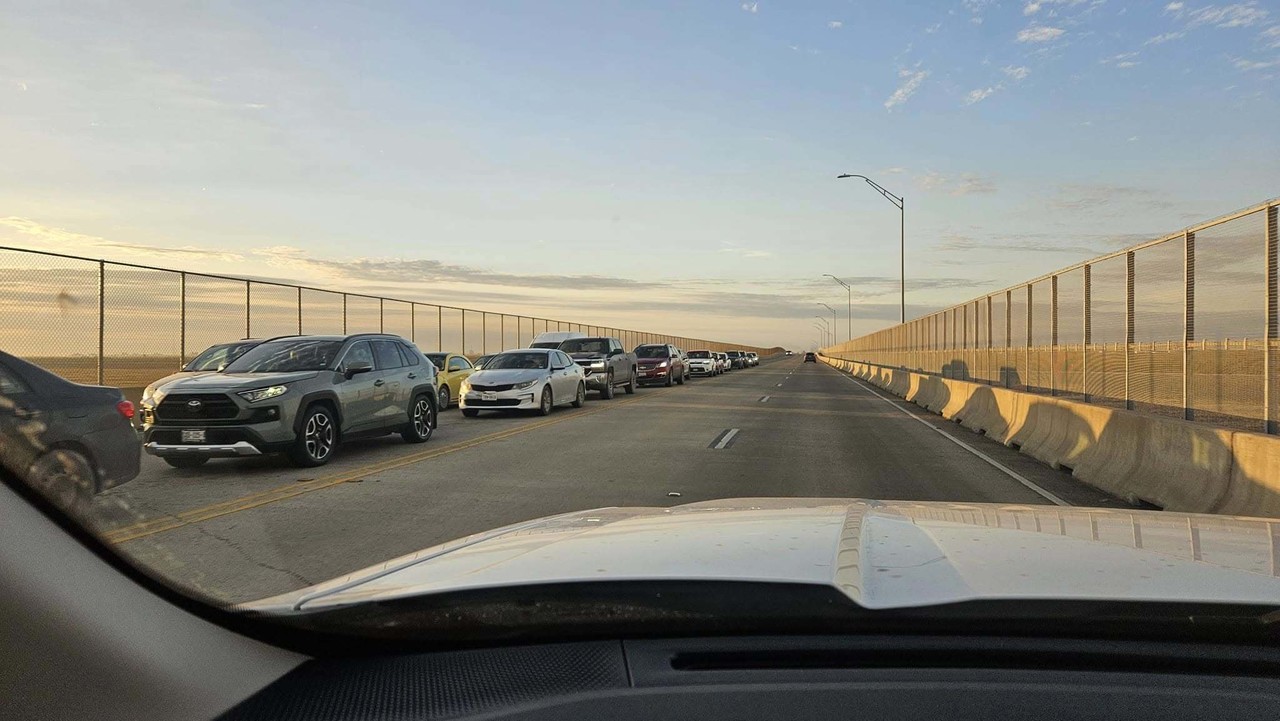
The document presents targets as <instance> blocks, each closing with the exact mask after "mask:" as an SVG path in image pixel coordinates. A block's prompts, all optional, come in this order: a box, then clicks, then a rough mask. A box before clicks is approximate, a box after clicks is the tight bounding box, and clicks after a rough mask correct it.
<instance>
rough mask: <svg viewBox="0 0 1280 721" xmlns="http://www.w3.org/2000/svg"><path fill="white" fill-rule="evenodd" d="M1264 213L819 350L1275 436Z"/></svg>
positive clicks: (1268, 220)
mask: <svg viewBox="0 0 1280 721" xmlns="http://www.w3.org/2000/svg"><path fill="white" fill-rule="evenodd" d="M1277 211H1280V199H1278V200H1271V201H1267V202H1265V203H1261V204H1259V205H1256V206H1253V207H1251V208H1247V209H1245V210H1242V211H1239V212H1237V213H1232V214H1230V215H1227V216H1223V217H1221V218H1218V219H1216V220H1212V221H1209V222H1206V223H1202V224H1200V225H1197V226H1193V227H1191V228H1188V229H1187V230H1184V231H1182V232H1180V233H1176V234H1174V235H1169V236H1166V237H1163V238H1159V239H1157V240H1153V241H1151V242H1148V243H1142V244H1140V245H1137V246H1134V247H1131V248H1128V249H1126V250H1121V251H1118V252H1115V253H1110V254H1108V255H1105V256H1101V257H1099V258H1095V259H1093V260H1089V261H1086V262H1084V263H1080V264H1077V265H1074V266H1072V267H1070V268H1065V269H1063V270H1061V271H1057V272H1055V273H1051V274H1049V275H1047V276H1044V277H1041V278H1036V279H1035V280H1032V281H1029V282H1027V283H1024V284H1020V285H1017V286H1014V287H1012V288H1007V289H1005V290H1002V291H999V292H996V293H991V294H988V295H986V296H983V297H981V298H977V299H975V300H972V301H969V302H967V303H963V304H960V305H957V306H953V307H951V308H947V309H945V310H941V311H938V312H936V313H933V314H930V315H927V316H925V317H922V318H917V319H916V320H913V321H910V322H908V323H906V324H903V325H900V326H895V327H893V328H886V329H884V330H882V331H878V332H876V333H872V334H870V335H866V336H863V337H861V338H855V339H853V340H852V341H849V342H847V343H842V344H839V345H835V346H832V347H830V348H826V349H824V351H823V352H824V354H825V355H828V356H831V357H834V358H839V359H841V360H850V361H861V362H864V363H874V364H877V365H883V366H891V367H898V368H907V369H911V370H914V371H917V372H923V373H934V374H937V375H941V376H944V377H947V378H959V379H964V380H971V381H977V382H982V383H989V384H992V385H1000V386H1004V387H1007V388H1014V389H1017V390H1022V391H1027V392H1031V393H1042V394H1047V395H1054V396H1063V397H1067V398H1071V399H1074V400H1082V401H1085V402H1089V403H1098V404H1102V405H1109V406H1114V407H1118V408H1128V409H1131V410H1138V411H1143V412H1146V413H1155V414H1161V415H1168V416H1173V417H1177V418H1185V419H1187V420H1195V421H1202V422H1205V423H1211V424H1214V425H1219V426H1224V427H1229V428H1238V429H1242V430H1250V431H1262V432H1266V433H1276V432H1277V427H1278V426H1280V423H1278V421H1280V378H1278V377H1277V371H1278V370H1280V369H1277V367H1276V366H1277V354H1278V353H1280V339H1278V338H1277V319H1276V315H1277V263H1276V260H1277V257H1276V253H1277V250H1276V246H1277Z"/></svg>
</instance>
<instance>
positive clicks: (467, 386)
mask: <svg viewBox="0 0 1280 721" xmlns="http://www.w3.org/2000/svg"><path fill="white" fill-rule="evenodd" d="M470 392H471V381H463V382H462V393H463V395H466V394H467V393H470Z"/></svg>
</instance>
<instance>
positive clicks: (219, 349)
mask: <svg viewBox="0 0 1280 721" xmlns="http://www.w3.org/2000/svg"><path fill="white" fill-rule="evenodd" d="M256 345H258V344H257V343H224V344H222V345H215V346H212V347H211V348H208V349H206V350H205V351H204V352H203V353H201V354H200V355H198V356H196V357H195V358H193V359H192V360H191V362H190V363H188V364H186V365H185V366H183V368H182V369H183V370H186V371H216V370H218V369H219V368H222V367H224V366H226V365H229V364H230V363H231V361H233V360H235V359H237V358H239V357H240V356H242V355H244V352H245V351H247V350H249V349H250V348H253V347H254V346H256Z"/></svg>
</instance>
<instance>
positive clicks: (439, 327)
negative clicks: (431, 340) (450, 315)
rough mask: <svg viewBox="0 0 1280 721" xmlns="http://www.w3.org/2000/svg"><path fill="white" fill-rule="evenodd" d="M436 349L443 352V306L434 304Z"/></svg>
mask: <svg viewBox="0 0 1280 721" xmlns="http://www.w3.org/2000/svg"><path fill="white" fill-rule="evenodd" d="M436 350H438V351H440V352H441V353H443V352H444V306H441V305H438V306H436Z"/></svg>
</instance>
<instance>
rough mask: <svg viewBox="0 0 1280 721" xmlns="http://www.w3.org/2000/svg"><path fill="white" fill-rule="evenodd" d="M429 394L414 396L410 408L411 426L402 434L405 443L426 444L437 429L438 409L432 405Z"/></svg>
mask: <svg viewBox="0 0 1280 721" xmlns="http://www.w3.org/2000/svg"><path fill="white" fill-rule="evenodd" d="M430 398H431V396H430V394H428V393H419V394H418V395H416V396H414V398H413V403H412V404H411V405H410V406H409V425H408V427H406V428H405V429H404V430H403V431H401V432H400V437H401V438H403V439H404V442H405V443H426V442H427V441H429V440H431V434H432V433H433V432H434V431H435V429H436V422H437V418H436V409H435V407H434V406H432V405H431V400H430Z"/></svg>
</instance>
